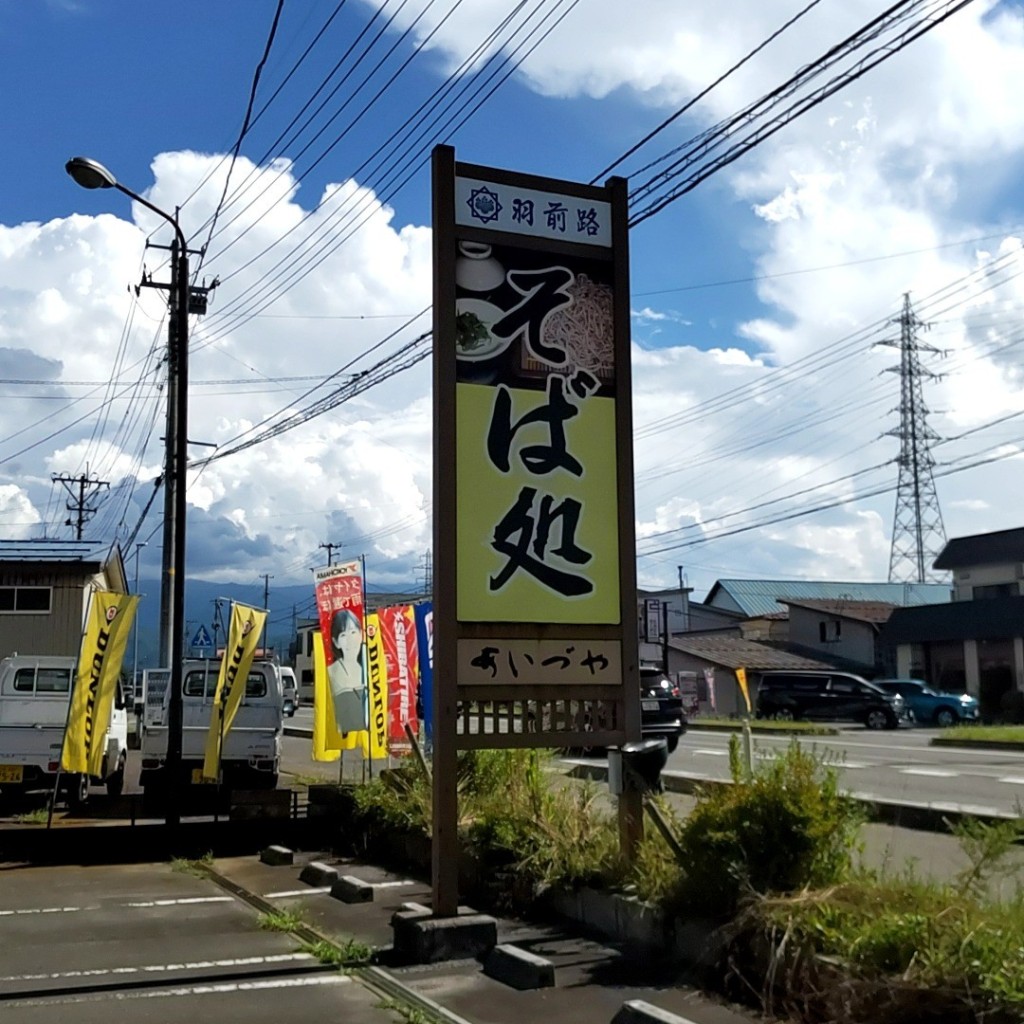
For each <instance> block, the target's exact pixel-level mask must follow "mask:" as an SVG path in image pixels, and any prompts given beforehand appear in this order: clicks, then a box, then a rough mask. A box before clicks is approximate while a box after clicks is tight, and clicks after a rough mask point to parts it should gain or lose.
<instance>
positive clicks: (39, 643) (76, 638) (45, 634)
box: [0, 540, 128, 657]
mask: <svg viewBox="0 0 1024 1024" xmlns="http://www.w3.org/2000/svg"><path fill="white" fill-rule="evenodd" d="M93 590H109V591H113V592H114V593H118V594H126V593H128V584H127V580H126V577H125V570H124V561H123V559H122V557H121V551H120V549H119V548H118V547H117V545H116V544H115V545H114V546H113V547H109V546H106V545H104V546H102V547H99V546H97V545H96V544H90V543H86V542H83V541H53V540H37V541H0V656H3V657H6V656H7V655H10V654H15V653H17V654H52V655H62V656H75V655H77V654H78V651H79V648H80V647H81V641H82V625H83V621H84V618H85V612H86V609H87V607H88V603H89V595H90V594H91V593H92V591H93Z"/></svg>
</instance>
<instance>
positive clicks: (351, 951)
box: [302, 939, 376, 967]
mask: <svg viewBox="0 0 1024 1024" xmlns="http://www.w3.org/2000/svg"><path fill="white" fill-rule="evenodd" d="M302 951H303V952H304V953H309V954H310V956H314V957H316V959H317V960H319V961H320V963H322V964H333V965H335V966H337V967H353V966H357V965H359V964H368V963H369V962H370V961H371V960H372V959H373V956H374V953H375V952H376V950H375V949H374V947H373V946H371V945H368V944H367V943H365V942H360V941H359V940H358V939H346V940H345V941H344V942H329V941H328V940H327V939H321V940H320V941H318V942H312V943H307V944H306V945H304V946H302Z"/></svg>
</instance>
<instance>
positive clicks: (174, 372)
mask: <svg viewBox="0 0 1024 1024" xmlns="http://www.w3.org/2000/svg"><path fill="white" fill-rule="evenodd" d="M64 169H65V170H66V171H67V172H68V174H69V175H70V176H71V177H72V178H73V179H74V181H75V182H76V183H77V184H78V185H81V186H82V187H83V188H89V189H93V188H116V189H117V190H118V191H119V192H122V193H123V194H124V195H126V196H128V198H129V199H132V200H134V201H135V202H137V203H139V204H140V205H142V206H145V207H146V208H147V209H149V210H152V211H153V213H155V214H157V215H158V216H159V217H162V218H163V219H164V220H165V221H167V223H168V224H170V225H171V227H173V228H174V242H173V243H172V244H171V246H170V252H171V280H170V282H169V283H166V284H163V283H160V284H157V283H154V282H153V280H152V278H151V277H148V276H144V277H143V281H142V284H141V285H140V286H139V287H140V288H141V287H143V286H145V287H150V288H160V289H162V290H164V291H166V292H167V293H168V298H169V303H168V304H169V307H170V315H169V317H168V338H167V379H168V385H169V386H168V395H167V432H166V435H165V437H164V444H165V447H166V455H165V459H164V481H163V482H164V487H165V488H167V489H168V490H172V489H173V496H172V495H171V494H166V495H165V497H166V498H167V501H166V502H165V504H164V538H163V541H164V550H163V560H164V573H163V579H162V580H161V593H160V612H161V623H160V625H161V630H160V647H161V650H160V661H161V665H169V667H170V680H169V682H168V698H167V757H166V759H165V761H164V772H165V774H166V793H167V806H166V823H167V830H168V832H169V833H170V837H171V840H172V843H174V842H176V841H177V834H178V828H179V826H180V824H181V785H182V779H181V752H182V751H181V740H182V719H183V714H182V712H183V710H184V709H183V704H182V692H181V691H182V682H183V680H182V670H183V662H184V653H185V644H184V637H183V636H182V628H181V627H182V626H183V625H184V620H185V515H186V511H187V506H186V503H185V473H186V470H187V463H188V317H189V313H199V314H202V313H205V312H206V296H207V293H208V292H209V291H210V289H209V288H192V287H190V285H189V269H188V257H189V248H188V243H187V241H186V239H185V234H184V232H183V231H182V230H181V224H180V223H179V221H178V214H179V210H178V208H177V207H175V210H174V215H173V216H172V215H171V214H169V213H168V212H167V211H166V210H162V209H160V207H159V206H156V205H155V204H153V203H151V202H150V201H149V200H148V199H146V197H145V196H141V195H139V194H138V192H133V191H132V190H131V189H130V188H128V187H127V186H125V185H122V184H121V183H120V182H119V181H118V180H117V179H116V178H115V177H114V175H113V174H111V173H110V171H108V170H107V168H106V167H104V166H103V165H102V164H101V163H98V162H97V161H95V160H90V159H89V158H87V157H81V156H76V157H72V158H71V159H70V160H69V161H68V162H67V163H66V164H65V165H64ZM216 284H217V282H216V281H214V283H213V285H212V286H211V287H214V286H216ZM172 497H173V500H172Z"/></svg>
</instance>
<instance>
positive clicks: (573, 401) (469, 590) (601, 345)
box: [396, 146, 643, 948]
mask: <svg viewBox="0 0 1024 1024" xmlns="http://www.w3.org/2000/svg"><path fill="white" fill-rule="evenodd" d="M433 247H434V248H433V256H434V292H433V299H434V304H433V305H434V363H433V385H434V420H433V425H434V564H435V566H436V571H435V574H434V624H435V632H434V686H433V702H432V703H433V730H434V732H433V740H434V743H433V790H432V792H433V832H432V838H433V848H432V872H431V880H432V886H433V907H432V914H433V917H434V918H456V919H457V924H460V925H461V924H463V923H464V922H466V923H468V922H467V919H466V917H465V912H463V915H460V914H459V906H458V902H459V900H458V860H459V857H458V853H459V849H458V796H457V791H456V785H455V776H456V767H457V759H458V753H459V751H460V750H479V749H494V748H506V749H507V748H527V749H529V748H544V747H549V748H550V747H569V746H616V745H621V744H623V743H626V742H630V741H633V740H638V739H639V738H640V684H639V663H638V653H639V652H638V637H637V629H636V546H635V537H634V508H633V463H632V443H633V441H632V379H631V368H630V353H629V344H630V303H629V257H628V211H627V186H626V181H625V180H624V179H622V178H612V179H610V180H609V182H608V183H607V184H606V185H605V186H603V187H602V186H593V185H586V184H582V183H578V182H568V181H562V180H557V179H552V178H544V177H539V176H535V175H526V174H520V173H516V172H512V171H509V170H503V169H500V168H491V167H482V166H478V165H473V164H466V163H457V162H456V160H455V151H454V149H452V148H451V147H449V146H437V147H436V148H435V149H434V152H433ZM619 821H620V826H621V836H622V843H623V850H624V853H625V854H627V855H628V851H629V850H631V849H633V848H634V847H635V844H636V842H637V841H638V837H639V836H640V835H641V834H642V827H643V809H642V800H641V798H640V795H639V794H637V793H626V794H623V797H622V798H621V799H620V805H619ZM398 916H401V915H398ZM407 923H409V922H402V924H403V927H404V925H405V924H407ZM453 927H454V925H453ZM417 941H419V940H418V939H417ZM398 945H399V942H398V926H397V925H396V948H397V946H398Z"/></svg>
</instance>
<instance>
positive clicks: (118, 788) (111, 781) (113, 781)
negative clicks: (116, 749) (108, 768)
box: [106, 754, 125, 800]
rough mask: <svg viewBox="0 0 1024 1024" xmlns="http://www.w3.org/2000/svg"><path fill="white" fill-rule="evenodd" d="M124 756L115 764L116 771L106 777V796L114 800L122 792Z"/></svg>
mask: <svg viewBox="0 0 1024 1024" xmlns="http://www.w3.org/2000/svg"><path fill="white" fill-rule="evenodd" d="M124 762H125V758H124V755H123V754H122V755H121V760H120V761H118V763H117V771H116V772H114V774H113V775H110V776H108V777H107V783H106V785H107V796H109V797H110V798H111V799H114V800H116V799H117V798H118V797H119V796H120V795H121V794H122V793H123V792H124Z"/></svg>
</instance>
